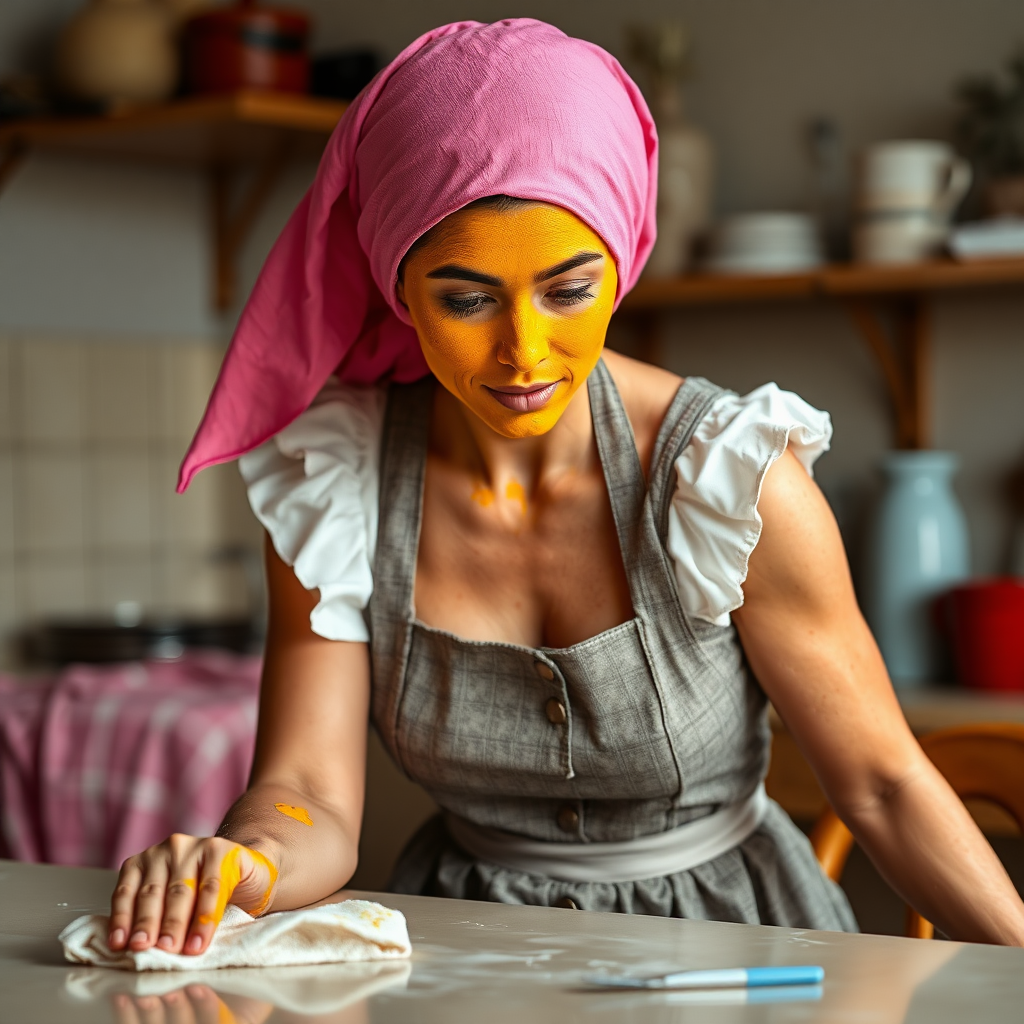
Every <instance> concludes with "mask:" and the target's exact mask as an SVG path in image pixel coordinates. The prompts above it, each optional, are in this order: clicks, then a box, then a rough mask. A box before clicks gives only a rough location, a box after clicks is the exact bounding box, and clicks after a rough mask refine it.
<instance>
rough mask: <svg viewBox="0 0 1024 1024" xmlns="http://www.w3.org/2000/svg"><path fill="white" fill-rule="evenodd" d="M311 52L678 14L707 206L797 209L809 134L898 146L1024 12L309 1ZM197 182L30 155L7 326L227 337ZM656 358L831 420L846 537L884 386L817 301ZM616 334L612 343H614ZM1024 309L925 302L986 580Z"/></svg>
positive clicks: (1020, 449) (42, 35) (683, 329)
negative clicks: (815, 127)
mask: <svg viewBox="0 0 1024 1024" xmlns="http://www.w3.org/2000/svg"><path fill="white" fill-rule="evenodd" d="M75 6H76V5H75V4H74V3H72V2H71V0H2V2H0V74H3V73H5V72H6V71H9V70H12V69H16V68H18V67H19V66H21V67H24V66H26V63H27V62H30V61H31V59H32V57H33V54H34V53H38V51H39V45H40V44H39V41H40V40H44V41H45V39H46V38H47V37H48V35H52V30H53V26H54V25H55V24H56V23H57V22H58V21H59V19H60V17H63V16H64V15H65V14H66V12H67V11H68V10H71V9H73V8H74V7H75ZM305 6H306V7H307V8H309V9H311V10H312V11H313V12H314V15H315V17H316V21H317V31H316V36H315V46H316V48H317V49H319V50H325V49H330V48H331V47H334V46H347V45H352V44H359V43H371V44H373V45H376V46H378V47H380V48H381V49H382V50H383V51H384V52H385V53H387V54H389V55H390V54H393V53H395V52H397V50H398V49H399V48H400V47H401V46H402V45H404V44H405V43H406V42H408V41H409V40H410V39H411V38H412V37H413V36H414V35H415V34H416V33H418V32H420V31H422V30H425V29H427V28H429V27H431V26H432V25H436V24H440V23H442V22H444V21H448V20H454V19H457V18H466V17H475V18H480V19H483V20H490V19H493V18H496V17H502V16H509V15H533V16H538V17H543V18H546V19H547V20H549V21H552V22H554V23H556V24H558V25H559V26H561V27H562V28H564V29H565V30H567V31H569V32H572V33H574V34H577V35H581V36H585V37H587V38H591V39H593V40H595V41H596V42H598V43H601V44H602V45H605V46H606V47H608V48H609V49H611V50H613V51H621V47H622V43H621V40H622V26H623V24H624V23H626V22H627V21H637V20H654V19H658V18H665V17H682V18H683V19H685V20H686V21H687V22H688V24H689V25H690V26H691V28H692V31H693V33H694V36H695V39H696V76H695V79H694V81H693V82H692V84H691V86H690V89H689V107H690V110H691V113H692V116H693V118H694V120H695V121H697V122H698V123H700V124H701V125H703V126H704V127H705V128H706V129H707V130H708V131H709V133H710V134H711V136H712V137H713V139H714V141H715V143H716V146H717V148H718V154H719V190H718V206H719V208H720V210H723V211H732V210H740V209H753V208H766V207H798V206H801V205H804V203H805V198H806V183H807V172H806V160H805V156H804V149H803V139H802V131H803V128H804V126H805V125H806V122H807V120H808V119H809V118H810V117H811V116H813V115H819V114H824V115H828V116H830V117H832V118H834V119H835V120H836V121H837V123H838V124H839V125H840V127H841V129H842V131H843V133H844V135H845V137H846V140H847V143H848V146H849V149H850V151H851V152H854V151H855V150H856V149H857V148H858V147H859V146H861V145H862V144H863V143H864V142H866V141H868V140H870V139H873V138H878V137H885V136H894V135H937V134H945V133H947V132H948V130H949V128H950V125H951V122H952V117H953V113H954V108H953V105H952V103H951V99H950V97H951V90H952V86H953V84H954V82H955V81H957V80H958V79H959V78H961V77H962V76H963V75H964V74H965V73H968V72H974V71H980V72H985V71H989V70H992V69H994V68H995V67H996V66H998V65H999V64H1001V63H1002V62H1003V61H1004V60H1005V58H1006V56H1007V55H1008V53H1009V52H1010V51H1011V50H1012V49H1013V48H1014V47H1015V46H1016V45H1018V44H1019V43H1024V4H1022V3H1020V0H970V2H968V0H886V2H882V0H859V2H856V3H853V2H849V0H846V2H841V0H772V2H771V3H768V2H765V0H685V2H683V0H681V2H675V3H672V2H668V0H633V2H631V3H629V4H628V5H627V4H622V3H616V2H613V0H548V2H546V3H543V4H542V3H535V2H520V3H516V4H511V3H497V2H492V0H477V2H468V0H464V2H458V0H376V2H375V3H373V4H354V3H350V2H340V0H306V3H305ZM309 175H310V169H309V168H295V169H294V170H293V172H292V174H291V175H290V177H289V179H288V181H286V182H285V183H284V184H283V185H282V186H281V188H280V189H279V190H278V193H277V194H276V196H275V198H274V200H273V202H272V203H271V205H270V208H269V209H268V210H267V211H266V213H265V215H264V217H263V218H262V220H261V221H260V223H259V224H258V225H257V229H256V231H255V233H254V237H253V239H252V240H251V244H250V246H249V248H248V250H247V251H246V253H245V255H244V257H243V266H242V272H243V273H242V277H243V282H245V283H246V284H249V283H251V281H252V280H253V279H254V277H255V274H256V272H257V270H258V268H259V264H260V262H261V260H262V258H263V255H264V254H265V252H266V250H267V249H268V248H269V246H270V244H271V242H272V240H273V238H274V236H275V235H276V233H277V231H278V230H279V229H280V226H281V224H282V223H283V221H284V218H285V217H286V216H287V212H288V210H289V209H290V208H291V206H292V205H293V204H294V202H295V201H296V200H297V198H298V197H299V196H300V195H301V192H302V189H303V188H304V186H305V183H306V182H307V181H308V178H309ZM205 202H206V193H205V185H204V182H203V181H202V179H201V177H200V176H199V175H197V174H190V173H187V172H177V171H169V170H161V169H153V168H145V169H143V168H129V167H126V166H123V165H111V164H99V163H89V162H84V161H76V162H70V161H68V162H64V161H55V160H48V159H46V160H44V159H41V158H40V159H33V160H30V161H29V163H28V164H27V166H26V167H25V168H24V169H23V170H22V171H21V172H20V173H19V175H18V176H17V177H16V178H15V180H14V181H13V183H12V184H11V185H10V187H9V188H8V190H7V191H6V192H5V193H4V194H3V195H2V196H0V334H3V333H8V334H10V333H11V332H18V333H21V332H29V333H39V332H46V333H49V334H52V333H54V332H58V333H65V334H67V333H70V334H75V335H88V336H103V337H112V338H131V339H135V340H139V341H144V340H145V338H146V337H148V336H156V337H162V338H164V339H173V338H190V339H197V338H206V339H210V340H211V341H213V340H218V339H221V340H222V339H223V337H224V336H225V335H226V334H227V333H229V331H230V324H231V317H228V318H224V319H222V318H218V317H217V316H215V315H214V314H213V313H212V312H211V311H210V307H209V301H208V300H209V282H208V279H207V277H208V275H207V270H208V265H209V252H208V249H207V244H206V243H207V230H208V229H207V222H206V211H205ZM671 321H672V323H671V329H670V331H669V345H668V351H669V353H670V354H669V359H668V361H669V363H670V365H672V367H673V368H675V369H677V370H678V371H679V372H683V373H691V372H698V373H704V374H705V375H707V376H710V377H712V378H713V379H715V380H717V381H719V382H720V383H723V384H726V385H729V386H733V387H737V388H741V389H744V388H748V387H751V386H754V385H755V384H757V383H760V382H761V381H763V380H765V379H776V380H778V381H779V383H780V384H783V385H785V386H791V387H794V388H796V389H798V390H799V391H801V393H803V394H804V395H805V396H806V397H807V398H808V399H809V400H810V401H812V402H814V403H816V404H818V405H820V406H822V407H825V408H828V409H830V410H831V411H832V412H833V415H834V417H835V422H836V427H837V436H836V441H835V447H834V450H833V452H832V454H830V455H829V456H827V457H826V459H825V460H824V461H823V462H822V464H821V471H820V478H821V480H822V482H823V483H824V485H825V487H826V489H827V491H828V493H829V496H830V498H831V499H832V500H833V502H834V504H835V505H836V507H837V511H838V512H839V513H840V516H841V518H842V519H843V520H844V523H845V525H846V526H847V529H848V531H849V532H850V533H851V534H854V533H855V530H856V523H857V520H858V510H859V509H860V507H861V506H862V505H863V501H864V497H865V495H867V494H869V493H870V490H871V486H872V481H873V469H872V467H873V465H874V463H875V461H876V460H877V457H878V455H879V454H880V453H881V452H882V451H883V450H884V448H885V447H886V445H887V444H888V441H889V435H888V420H887V418H886V417H887V415H888V412H887V407H886V403H885V396H884V393H883V390H882V385H881V380H880V377H879V375H878V373H877V372H876V370H875V367H874V366H873V364H872V363H871V361H870V359H869V358H868V357H867V355H866V354H865V352H864V350H863V348H862V346H861V343H860V341H859V340H858V339H857V337H856V336H855V335H854V333H853V332H852V330H851V328H850V326H849V324H848V323H846V321H845V320H844V319H843V317H842V316H841V314H840V313H839V312H838V311H837V310H836V309H835V308H833V307H831V306H829V305H826V304H820V305H819V304H807V305H791V306H758V307H749V308H746V309H737V310H702V311H689V312H685V313H680V314H678V315H675V316H673V317H672V318H671ZM620 333H621V332H620ZM1022 337H1024V299H1022V298H1021V296H1020V294H1019V293H1016V294H1015V293H1012V292H1010V293H999V294H992V295H987V294H986V295H980V294H979V295H974V296H969V297H968V296H959V297H955V298H948V299H943V300H941V301H940V302H938V303H937V307H936V340H937V344H936V356H935V387H936V428H935V436H936V442H937V443H938V444H940V445H945V446H948V447H951V448H954V449H956V450H958V451H959V452H960V453H961V455H962V456H963V459H964V463H965V469H964V472H963V474H962V476H961V493H962V495H963V496H964V499H965V503H966V505H967V509H968V514H969V518H970V522H971V527H972V532H973V541H974V547H975V552H976V559H975V561H976V567H977V568H978V569H979V570H983V571H987V572H991V571H995V570H996V569H998V568H1000V567H1001V565H1002V562H1001V559H1002V558H1003V553H1004V552H1005V550H1006V548H1007V545H1008V538H1009V532H1010V528H1011V520H1010V506H1009V504H1008V502H1007V500H1006V498H1005V496H1004V493H1003V492H1004V490H1005V488H1004V481H1005V479H1006V477H1007V476H1008V475H1009V474H1010V473H1011V472H1012V471H1013V470H1014V468H1015V467H1019V466H1020V465H1021V464H1022V462H1024V414H1022V412H1021V405H1020V402H1019V399H1018V393H1019V387H1020V386H1019V382H1020V381H1021V380H1024V372H1022V371H1024V354H1022V353H1024V345H1022Z"/></svg>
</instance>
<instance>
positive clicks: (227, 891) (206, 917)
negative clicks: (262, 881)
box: [199, 846, 277, 925]
mask: <svg viewBox="0 0 1024 1024" xmlns="http://www.w3.org/2000/svg"><path fill="white" fill-rule="evenodd" d="M243 853H247V854H248V855H249V856H250V857H252V859H253V860H254V861H256V863H257V864H261V865H262V866H263V867H264V868H265V869H266V871H267V874H268V875H269V876H270V884H269V885H268V886H267V888H266V890H265V891H264V893H263V898H262V899H261V900H260V902H259V905H258V906H257V907H255V908H254V909H252V910H250V911H249V913H250V914H251V915H252V916H253V917H259V916H260V914H262V913H263V912H264V911H265V910H266V909H267V905H268V904H269V903H270V896H271V894H272V893H273V891H274V886H275V885H276V884H277V868H275V867H274V865H273V864H272V863H271V862H270V861H269V860H267V858H266V857H264V856H263V854H262V853H260V852H259V850H252V849H250V848H249V847H248V846H236V847H235V848H234V849H233V850H231V851H230V852H229V853H228V855H227V856H226V857H225V858H224V863H223V864H221V867H220V889H219V890H218V892H217V904H216V906H215V907H214V908H213V913H211V914H200V915H199V923H200V924H213V925H218V924H220V922H221V918H223V917H224V911H225V910H226V909H227V905H228V903H229V902H230V901H231V896H232V895H233V893H234V891H235V889H236V888H237V887H238V883H239V882H240V881H241V880H242V865H241V863H240V861H241V858H242V854H243Z"/></svg>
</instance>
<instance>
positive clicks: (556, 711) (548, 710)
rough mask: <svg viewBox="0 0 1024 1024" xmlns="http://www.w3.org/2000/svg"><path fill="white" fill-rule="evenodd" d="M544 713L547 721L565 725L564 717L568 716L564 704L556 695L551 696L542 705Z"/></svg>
mask: <svg viewBox="0 0 1024 1024" xmlns="http://www.w3.org/2000/svg"><path fill="white" fill-rule="evenodd" d="M544 713H545V714H546V715H547V716H548V721H549V722H550V723H551V724H552V725H565V721H566V718H567V717H568V716H567V715H566V713H565V705H564V704H563V703H562V702H561V701H560V700H558V698H557V697H552V698H551V700H549V701H548V702H547V704H545V705H544Z"/></svg>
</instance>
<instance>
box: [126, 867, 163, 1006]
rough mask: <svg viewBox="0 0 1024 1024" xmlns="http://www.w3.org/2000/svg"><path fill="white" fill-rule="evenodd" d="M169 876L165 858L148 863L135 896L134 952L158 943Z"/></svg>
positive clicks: (132, 935) (131, 945) (132, 946)
mask: <svg viewBox="0 0 1024 1024" xmlns="http://www.w3.org/2000/svg"><path fill="white" fill-rule="evenodd" d="M167 876H168V867H167V860H166V858H165V857H164V856H156V857H153V858H151V859H150V860H148V861H147V862H146V865H145V871H144V874H143V876H142V884H141V885H140V886H139V891H138V893H137V894H136V896H135V917H134V919H133V921H132V927H131V938H130V939H129V940H128V948H129V949H131V950H132V951H133V952H138V951H139V950H142V949H149V947H150V946H152V945H153V943H154V942H156V939H157V935H158V933H159V931H160V921H161V919H162V918H163V916H164V895H165V893H166V891H167ZM140 1009H141V1007H140Z"/></svg>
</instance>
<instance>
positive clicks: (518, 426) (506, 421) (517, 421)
mask: <svg viewBox="0 0 1024 1024" xmlns="http://www.w3.org/2000/svg"><path fill="white" fill-rule="evenodd" d="M564 411H565V410H564V409H559V410H558V411H557V412H554V411H552V412H548V410H546V409H542V410H541V411H540V412H538V413H532V414H531V413H520V414H518V415H514V416H508V417H506V416H497V417H488V418H487V419H485V420H484V422H485V423H486V424H487V426H489V427H490V428H491V430H493V431H494V432H495V433H496V434H500V435H501V436H502V437H507V438H509V439H511V440H519V439H521V438H524V437H541V436H542V435H544V434H546V433H547V432H548V431H549V430H551V428H552V427H553V426H554V425H555V424H556V423H557V422H558V421H559V420H560V419H561V418H562V413H563V412H564Z"/></svg>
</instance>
